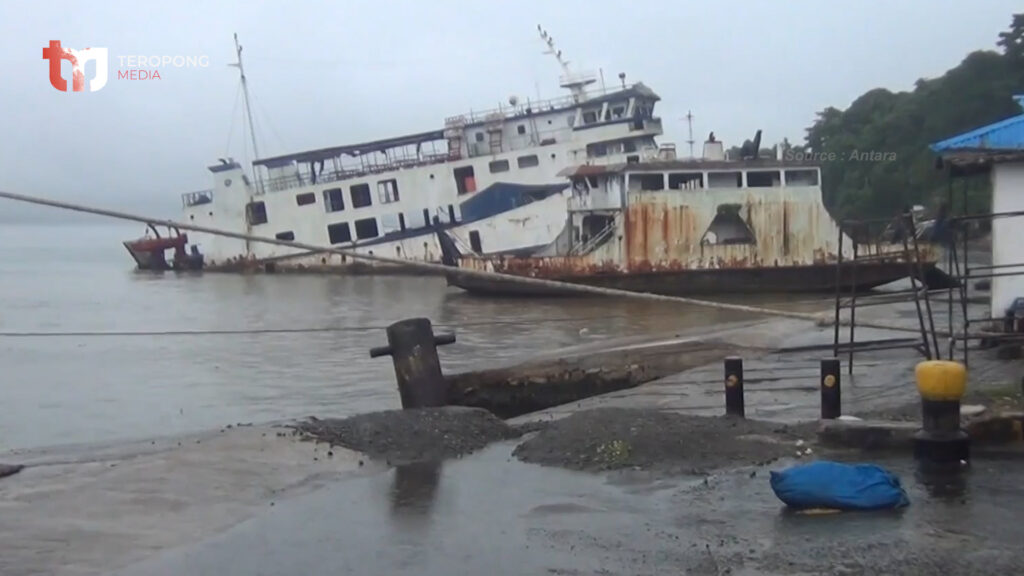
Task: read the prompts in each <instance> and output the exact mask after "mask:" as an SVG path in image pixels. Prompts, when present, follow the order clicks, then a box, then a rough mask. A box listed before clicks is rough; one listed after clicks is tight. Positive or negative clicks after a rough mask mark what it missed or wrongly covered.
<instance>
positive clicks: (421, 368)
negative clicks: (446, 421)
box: [370, 318, 455, 409]
mask: <svg viewBox="0 0 1024 576" xmlns="http://www.w3.org/2000/svg"><path fill="white" fill-rule="evenodd" d="M387 334H388V345H387V346H381V347H378V348H371V349H370V357H371V358H377V357H378V356H388V355H390V356H391V359H392V361H393V362H394V364H395V380H397V381H398V393H399V395H400V396H401V397H402V408H405V409H408V408H432V407H438V406H444V405H445V404H446V402H447V398H446V396H447V391H448V389H447V385H446V384H445V381H444V375H443V374H441V361H440V360H439V359H438V357H437V347H438V346H441V345H444V344H451V343H453V342H455V335H454V334H442V335H438V336H435V335H434V330H433V328H432V327H431V325H430V320H429V319H427V318H410V319H408V320H402V321H401V322H395V323H394V324H392V325H391V326H388V329H387Z"/></svg>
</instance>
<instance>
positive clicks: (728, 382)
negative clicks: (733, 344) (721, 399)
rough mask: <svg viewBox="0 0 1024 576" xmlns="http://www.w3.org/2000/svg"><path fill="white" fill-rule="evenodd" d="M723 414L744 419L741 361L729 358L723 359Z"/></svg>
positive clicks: (736, 358) (734, 357) (732, 357)
mask: <svg viewBox="0 0 1024 576" xmlns="http://www.w3.org/2000/svg"><path fill="white" fill-rule="evenodd" d="M725 414H726V416H739V417H740V418H744V417H745V410H744V406H743V359H742V358H738V357H736V356H730V357H728V358H726V359H725Z"/></svg>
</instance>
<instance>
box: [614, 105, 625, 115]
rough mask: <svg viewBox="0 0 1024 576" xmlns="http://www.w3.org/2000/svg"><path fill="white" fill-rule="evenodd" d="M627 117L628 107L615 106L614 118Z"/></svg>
mask: <svg viewBox="0 0 1024 576" xmlns="http://www.w3.org/2000/svg"><path fill="white" fill-rule="evenodd" d="M625 115H626V106H625V105H623V106H615V107H613V108H612V118H622V117H623V116H625Z"/></svg>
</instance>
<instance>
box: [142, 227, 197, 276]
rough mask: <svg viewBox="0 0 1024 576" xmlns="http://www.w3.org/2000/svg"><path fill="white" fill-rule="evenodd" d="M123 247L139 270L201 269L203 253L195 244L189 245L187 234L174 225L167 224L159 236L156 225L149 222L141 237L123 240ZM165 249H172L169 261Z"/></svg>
mask: <svg viewBox="0 0 1024 576" xmlns="http://www.w3.org/2000/svg"><path fill="white" fill-rule="evenodd" d="M124 247H125V248H127V249H128V253H129V254H131V255H132V258H134V259H135V263H136V264H137V265H138V267H139V270H202V269H203V255H202V254H200V253H199V248H198V247H197V246H195V245H192V246H191V247H189V245H188V236H187V235H186V234H182V233H181V230H179V229H178V228H177V227H174V226H168V227H167V235H166V236H161V235H160V231H159V230H157V229H156V225H154V224H153V223H150V224H149V225H148V227H147V229H146V234H145V235H144V236H143V237H142V238H139V239H137V240H129V241H127V242H124ZM186 249H187V250H186ZM167 250H174V256H173V258H172V259H171V262H170V263H168V262H167V257H166V255H165V252H166V251H167Z"/></svg>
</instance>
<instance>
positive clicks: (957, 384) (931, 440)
mask: <svg viewBox="0 0 1024 576" xmlns="http://www.w3.org/2000/svg"><path fill="white" fill-rule="evenodd" d="M914 376H915V379H916V380H917V391H918V393H919V394H920V395H921V424H922V428H921V430H920V431H918V432H917V434H915V435H914V456H915V458H917V459H918V460H923V461H925V462H929V463H934V464H957V465H958V464H959V463H960V461H961V460H963V461H966V460H968V459H969V458H970V438H969V437H968V436H967V433H966V432H964V431H963V430H962V429H961V428H960V400H961V399H963V397H964V393H965V392H967V368H966V367H965V366H964V365H963V364H961V363H959V362H951V361H947V360H927V361H924V362H921V363H919V364H918V365H917V367H916V368H915V369H914Z"/></svg>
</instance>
